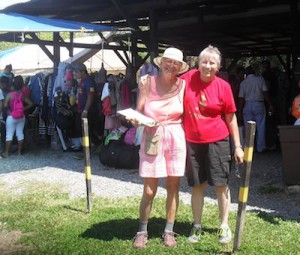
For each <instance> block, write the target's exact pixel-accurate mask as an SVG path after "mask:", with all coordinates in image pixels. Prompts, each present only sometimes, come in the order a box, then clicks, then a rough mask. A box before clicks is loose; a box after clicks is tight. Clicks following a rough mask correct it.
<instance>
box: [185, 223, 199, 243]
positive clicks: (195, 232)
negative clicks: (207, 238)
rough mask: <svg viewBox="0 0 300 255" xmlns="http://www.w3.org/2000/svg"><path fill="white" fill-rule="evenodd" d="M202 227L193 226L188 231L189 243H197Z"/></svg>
mask: <svg viewBox="0 0 300 255" xmlns="http://www.w3.org/2000/svg"><path fill="white" fill-rule="evenodd" d="M201 233H202V229H201V228H196V227H193V228H192V230H191V233H190V236H189V237H188V242H189V243H198V242H199V241H200V237H201Z"/></svg>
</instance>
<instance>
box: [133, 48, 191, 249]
mask: <svg viewBox="0 0 300 255" xmlns="http://www.w3.org/2000/svg"><path fill="white" fill-rule="evenodd" d="M154 63H155V64H156V65H157V66H159V68H160V72H159V75H158V76H153V77H150V76H144V77H142V78H141V82H140V85H139V89H140V93H139V98H138V102H137V111H139V112H141V113H143V114H144V115H146V116H147V117H150V118H152V119H154V120H155V122H156V123H158V124H157V125H156V126H154V127H145V128H144V132H143V136H142V143H141V149H140V166H139V173H140V176H141V177H143V178H144V191H143V196H142V199H141V203H140V223H139V228H138V232H137V234H136V236H135V238H134V247H135V248H145V247H146V244H147V241H148V230H147V226H148V219H149V217H150V211H151V207H152V203H153V199H154V197H155V195H156V191H157V187H158V181H159V178H163V177H164V178H166V189H167V202H166V226H165V229H164V234H163V239H164V244H165V246H168V247H173V246H175V245H176V240H175V238H174V232H173V226H174V222H175V216H176V211H177V207H178V201H179V197H178V193H179V183H180V177H181V176H183V175H184V170H185V159H186V147H185V136H184V131H183V127H182V114H183V94H184V88H185V83H184V81H183V80H182V79H180V78H178V77H177V75H178V74H179V73H183V72H185V71H187V69H188V65H187V64H186V63H185V62H184V61H183V54H182V52H181V51H180V50H178V49H176V48H168V49H166V50H165V52H164V54H163V56H162V57H157V58H155V59H154ZM137 122H138V121H137V120H132V123H133V124H138V123H137Z"/></svg>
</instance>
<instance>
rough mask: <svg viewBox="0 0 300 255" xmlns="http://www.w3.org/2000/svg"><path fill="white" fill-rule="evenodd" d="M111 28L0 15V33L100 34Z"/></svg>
mask: <svg viewBox="0 0 300 255" xmlns="http://www.w3.org/2000/svg"><path fill="white" fill-rule="evenodd" d="M111 30H114V28H113V27H111V26H103V25H95V24H90V23H85V22H78V21H69V20H61V19H48V18H43V17H36V16H30V15H23V14H19V13H7V14H6V13H0V32H85V33H87V32H94V33H95V32H101V31H111Z"/></svg>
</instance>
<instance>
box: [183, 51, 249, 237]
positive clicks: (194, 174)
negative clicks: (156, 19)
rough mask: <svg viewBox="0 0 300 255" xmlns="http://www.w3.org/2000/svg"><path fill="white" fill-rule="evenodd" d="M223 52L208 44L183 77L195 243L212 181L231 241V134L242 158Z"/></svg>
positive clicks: (223, 231) (223, 226) (225, 234)
mask: <svg viewBox="0 0 300 255" xmlns="http://www.w3.org/2000/svg"><path fill="white" fill-rule="evenodd" d="M220 64H221V54H220V52H219V50H218V49H217V48H216V47H213V46H208V47H207V48H205V49H204V50H203V51H202V52H201V53H200V55H199V69H198V70H197V69H194V70H191V71H189V72H187V73H185V74H184V75H182V76H181V78H183V79H185V80H186V89H185V96H184V116H183V119H184V121H183V125H184V130H185V136H186V141H187V167H186V176H187V180H188V184H189V186H191V187H192V211H193V217H194V227H193V229H192V231H191V234H190V237H189V238H188V241H189V242H191V243H196V242H198V241H199V239H200V236H201V218H202V210H203V205H204V191H205V189H206V187H207V184H208V185H211V186H214V187H215V190H216V194H217V198H218V205H219V211H220V220H221V225H220V232H219V242H220V243H228V242H230V241H231V231H230V228H229V226H228V215H229V207H230V190H229V187H228V179H229V172H230V162H231V148H230V141H229V136H231V138H232V140H233V144H234V157H235V160H236V161H237V162H238V163H242V162H243V156H244V152H243V150H242V146H241V143H240V137H239V131H238V125H237V119H236V116H235V112H236V106H235V103H234V98H233V95H232V91H231V88H230V85H229V83H228V82H226V81H224V80H223V79H221V78H219V77H217V76H216V73H217V72H218V70H219V69H220Z"/></svg>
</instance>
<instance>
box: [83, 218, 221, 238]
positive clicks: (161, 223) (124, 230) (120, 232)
mask: <svg viewBox="0 0 300 255" xmlns="http://www.w3.org/2000/svg"><path fill="white" fill-rule="evenodd" d="M165 223H166V220H165V219H162V218H151V219H150V220H149V224H148V234H149V238H158V237H161V236H162V234H163V231H164V227H165ZM137 229H138V220H137V219H131V218H124V219H121V220H110V221H106V222H100V223H97V224H94V225H93V226H92V227H91V228H89V229H87V230H86V231H85V232H83V233H82V234H81V235H80V237H82V238H94V239H99V240H103V241H111V240H112V239H114V238H116V239H120V240H131V239H133V237H134V235H135V234H136V232H137ZM190 229H191V224H190V223H189V222H176V223H175V225H174V231H175V232H176V233H178V234H180V235H184V236H188V234H189V232H190ZM205 231H210V232H214V231H217V230H212V229H209V230H205Z"/></svg>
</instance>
